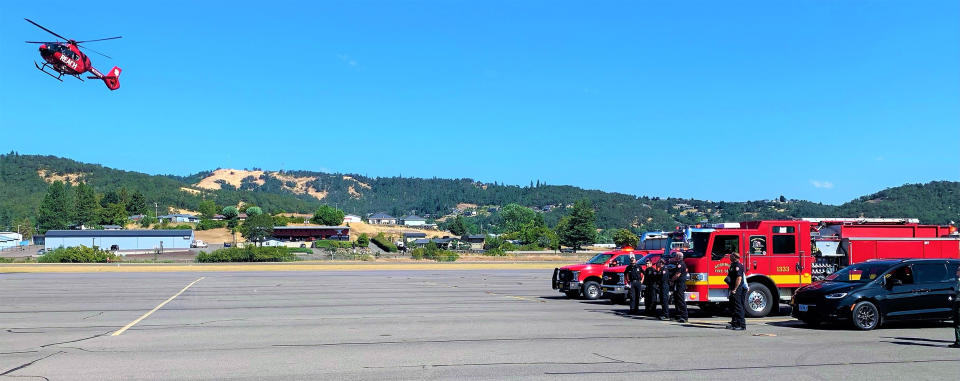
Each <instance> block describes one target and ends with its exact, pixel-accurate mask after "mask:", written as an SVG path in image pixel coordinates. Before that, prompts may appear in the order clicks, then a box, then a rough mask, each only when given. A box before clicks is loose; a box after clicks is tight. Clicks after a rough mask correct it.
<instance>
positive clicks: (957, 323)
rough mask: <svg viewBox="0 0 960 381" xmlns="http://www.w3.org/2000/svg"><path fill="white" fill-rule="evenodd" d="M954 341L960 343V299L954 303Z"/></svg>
mask: <svg viewBox="0 0 960 381" xmlns="http://www.w3.org/2000/svg"><path fill="white" fill-rule="evenodd" d="M953 342H954V344H958V345H960V301H956V302H955V303H953Z"/></svg>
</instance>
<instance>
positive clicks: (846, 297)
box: [790, 259, 960, 330]
mask: <svg viewBox="0 0 960 381" xmlns="http://www.w3.org/2000/svg"><path fill="white" fill-rule="evenodd" d="M958 266H960V260H956V259H890V260H873V261H867V262H862V263H858V264H855V265H852V266H849V267H846V268H844V269H842V270H840V271H837V272H835V273H833V274H831V275H830V276H829V277H827V278H826V279H825V280H823V281H820V282H817V283H814V284H811V285H808V286H804V287H801V288H800V289H798V290H797V292H796V294H794V296H793V298H792V299H791V301H790V305H791V307H793V312H792V315H793V317H795V318H797V319H800V320H802V321H804V322H805V323H807V324H809V325H812V326H816V325H818V324H820V323H821V322H824V321H840V320H849V321H850V322H851V323H853V326H854V327H856V328H858V329H862V330H870V329H874V328H877V327H879V326H880V324H882V323H883V322H885V321H890V320H950V319H952V318H953V314H952V311H953V310H952V308H953V305H954V303H956V297H957V271H958Z"/></svg>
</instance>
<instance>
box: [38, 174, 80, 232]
mask: <svg viewBox="0 0 960 381" xmlns="http://www.w3.org/2000/svg"><path fill="white" fill-rule="evenodd" d="M73 211H74V205H73V204H72V203H71V202H70V193H69V191H68V188H67V186H66V185H64V183H63V182H62V181H54V182H53V184H50V186H49V187H47V194H46V195H44V196H43V201H41V202H40V209H39V210H38V211H37V222H38V223H39V224H40V232H41V233H42V232H46V231H47V230H60V229H66V228H68V227H70V223H71V222H72V220H73V217H72V216H73Z"/></svg>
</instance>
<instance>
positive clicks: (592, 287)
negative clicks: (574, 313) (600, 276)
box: [583, 280, 601, 300]
mask: <svg viewBox="0 0 960 381" xmlns="http://www.w3.org/2000/svg"><path fill="white" fill-rule="evenodd" d="M600 294H601V292H600V283H597V282H595V281H592V280H588V281H586V282H583V298H584V299H586V300H597V299H599V298H600Z"/></svg>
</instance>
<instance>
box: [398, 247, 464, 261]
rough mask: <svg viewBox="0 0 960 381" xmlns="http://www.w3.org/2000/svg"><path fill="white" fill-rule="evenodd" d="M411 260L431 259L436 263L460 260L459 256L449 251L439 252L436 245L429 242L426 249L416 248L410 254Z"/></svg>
mask: <svg viewBox="0 0 960 381" xmlns="http://www.w3.org/2000/svg"><path fill="white" fill-rule="evenodd" d="M410 257H412V258H413V259H418V260H419V259H432V260H434V261H437V262H453V261H456V260H457V259H460V254H457V253H455V252H452V251H450V250H440V249H439V248H438V247H437V244H435V243H433V242H430V243H428V244H427V246H426V247H418V248H416V249H413V250H412V251H411V252H410Z"/></svg>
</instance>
